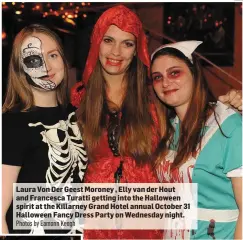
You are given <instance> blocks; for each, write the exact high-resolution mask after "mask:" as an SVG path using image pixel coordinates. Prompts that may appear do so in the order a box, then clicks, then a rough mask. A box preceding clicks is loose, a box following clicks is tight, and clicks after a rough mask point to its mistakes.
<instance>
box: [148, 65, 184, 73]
mask: <svg viewBox="0 0 243 240" xmlns="http://www.w3.org/2000/svg"><path fill="white" fill-rule="evenodd" d="M174 68H180V69H181V67H180V66H173V67H170V68H168V69H166V72H168V71H170V70H173V69H174ZM154 74H161V72H153V73H152V75H154Z"/></svg>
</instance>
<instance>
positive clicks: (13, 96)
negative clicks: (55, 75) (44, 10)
mask: <svg viewBox="0 0 243 240" xmlns="http://www.w3.org/2000/svg"><path fill="white" fill-rule="evenodd" d="M34 33H42V34H45V35H47V36H49V37H50V38H52V39H53V40H54V41H55V42H56V44H57V48H58V51H59V53H60V55H61V57H62V59H63V63H64V69H65V71H64V79H63V81H62V82H61V83H60V85H58V87H57V101H58V103H59V104H60V105H66V104H67V80H68V65H67V61H66V59H65V57H64V52H63V47H62V43H61V40H60V38H59V37H58V36H57V35H56V33H54V32H53V31H51V30H50V29H49V28H47V27H45V26H43V25H40V24H32V25H30V26H27V27H25V28H23V29H22V30H21V31H20V32H19V33H18V34H17V36H16V37H15V39H14V43H13V48H12V53H11V58H10V63H9V71H8V86H7V92H6V98H5V102H4V105H3V108H2V112H7V111H11V110H12V109H14V108H16V107H18V108H20V111H27V110H28V109H30V108H31V107H33V106H34V96H33V93H32V90H31V86H30V84H29V83H28V81H27V79H26V74H25V72H24V70H23V67H22V65H21V46H22V44H23V41H24V40H25V39H26V38H27V37H29V36H31V35H33V34H34Z"/></svg>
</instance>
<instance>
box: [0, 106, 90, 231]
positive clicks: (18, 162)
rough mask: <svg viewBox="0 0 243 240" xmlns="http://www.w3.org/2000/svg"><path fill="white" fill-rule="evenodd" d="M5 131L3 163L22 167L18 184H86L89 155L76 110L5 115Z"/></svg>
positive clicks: (54, 108)
mask: <svg viewBox="0 0 243 240" xmlns="http://www.w3.org/2000/svg"><path fill="white" fill-rule="evenodd" d="M2 131H3V136H2V142H3V145H2V147H3V148H2V153H3V155H2V163H3V164H6V165H13V166H21V170H20V173H19V176H18V179H17V182H18V183H47V182H48V183H53V184H55V185H56V184H58V183H65V182H68V183H72V182H73V183H79V182H82V180H83V175H84V172H85V169H86V165H87V154H86V151H85V149H84V146H83V141H82V137H81V134H80V131H79V129H78V126H77V122H76V117H75V108H74V107H73V106H71V105H68V107H67V108H65V109H63V108H62V107H60V106H58V107H48V108H44V107H35V108H33V109H32V110H31V111H28V112H20V111H12V112H8V113H4V114H3V116H2ZM10 209H11V207H10ZM9 215H11V214H9V213H8V214H7V222H8V225H9V224H10V225H11V224H12V223H10V222H9V221H11V219H9V221H8V216H9ZM9 217H10V218H11V216H9ZM9 227H10V226H9ZM9 231H10V232H11V227H10V229H9Z"/></svg>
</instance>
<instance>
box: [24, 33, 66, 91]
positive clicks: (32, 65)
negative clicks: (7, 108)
mask: <svg viewBox="0 0 243 240" xmlns="http://www.w3.org/2000/svg"><path fill="white" fill-rule="evenodd" d="M21 64H22V67H23V70H24V72H25V73H26V74H27V75H28V76H29V78H30V79H31V80H29V83H30V84H31V85H32V86H34V87H36V88H39V89H43V90H46V91H50V90H54V89H56V87H57V86H58V85H59V84H60V83H61V82H62V80H63V78H64V63H63V59H62V57H61V55H60V53H59V51H58V45H57V43H56V42H55V41H54V40H53V39H52V38H51V37H49V36H47V35H45V34H42V33H34V34H33V35H32V36H30V37H27V38H26V39H25V40H24V42H23V44H22V46H21Z"/></svg>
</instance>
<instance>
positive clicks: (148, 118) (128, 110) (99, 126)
mask: <svg viewBox="0 0 243 240" xmlns="http://www.w3.org/2000/svg"><path fill="white" fill-rule="evenodd" d="M124 80H125V81H126V90H125V92H124V98H123V99H124V100H123V103H122V106H120V110H121V112H122V117H121V125H120V141H119V146H118V148H119V152H120V154H121V156H131V157H133V158H135V160H136V161H137V163H144V162H147V161H149V160H150V159H151V154H152V152H153V150H154V148H155V147H154V145H155V142H156V140H155V139H157V142H158V139H160V138H161V136H162V135H163V133H159V131H157V130H155V129H157V127H156V126H155V123H154V119H153V116H152V115H151V108H150V105H151V103H152V102H151V99H150V97H149V89H148V86H147V69H146V66H145V65H144V64H143V63H142V62H141V61H140V60H139V59H138V58H137V56H134V58H133V60H132V62H131V64H130V66H129V69H128V70H127V73H126V76H125V79H124ZM106 103H107V99H106V83H105V79H104V77H103V75H102V70H101V64H100V62H99V60H98V61H97V64H96V67H95V69H94V71H93V73H92V75H91V77H90V79H89V81H88V84H87V87H86V93H85V96H84V98H83V100H82V102H81V105H80V108H79V111H78V119H79V125H80V127H81V129H82V130H83V131H82V132H83V136H84V140H85V144H86V148H87V150H88V152H89V153H90V154H91V158H92V153H93V151H94V150H95V148H96V147H97V146H98V143H99V139H100V137H101V135H102V132H103V131H104V129H105V128H106V116H107V115H106V113H107V112H106V111H105V106H106V105H107V104H106ZM108 105H109V104H108ZM163 126H165V124H163ZM154 140H155V142H154Z"/></svg>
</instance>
